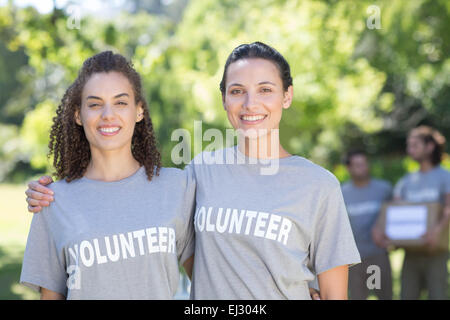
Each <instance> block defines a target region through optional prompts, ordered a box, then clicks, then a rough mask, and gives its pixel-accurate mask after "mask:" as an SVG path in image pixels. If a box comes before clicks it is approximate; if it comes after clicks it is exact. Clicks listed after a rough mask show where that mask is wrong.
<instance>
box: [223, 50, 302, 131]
mask: <svg viewBox="0 0 450 320" xmlns="http://www.w3.org/2000/svg"><path fill="white" fill-rule="evenodd" d="M292 93H293V89H292V86H290V87H289V88H288V90H286V91H285V90H284V88H283V82H282V79H281V77H280V72H279V70H278V68H277V66H276V65H275V64H274V63H273V62H271V61H269V60H266V59H261V58H247V59H240V60H238V61H235V62H233V63H231V64H230V65H229V66H228V70H227V76H226V84H225V95H224V96H223V105H224V108H225V110H226V111H227V116H228V120H229V121H230V123H231V125H232V126H233V127H234V128H235V129H241V130H243V131H244V132H246V133H247V132H249V130H251V129H253V130H257V136H258V137H261V135H264V132H265V131H264V129H265V130H267V131H266V132H269V131H270V130H272V129H278V128H279V123H280V120H281V115H282V110H283V109H287V108H289V106H290V105H291V102H292ZM258 130H261V131H258ZM246 136H254V135H253V134H249V135H247V134H246Z"/></svg>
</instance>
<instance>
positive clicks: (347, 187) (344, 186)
mask: <svg viewBox="0 0 450 320" xmlns="http://www.w3.org/2000/svg"><path fill="white" fill-rule="evenodd" d="M351 187H352V184H351V182H350V181H346V182H344V183H342V184H341V189H342V192H344V191H348V190H350V189H351Z"/></svg>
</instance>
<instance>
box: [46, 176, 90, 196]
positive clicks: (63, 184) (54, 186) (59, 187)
mask: <svg viewBox="0 0 450 320" xmlns="http://www.w3.org/2000/svg"><path fill="white" fill-rule="evenodd" d="M82 184H83V183H82V181H81V179H75V180H72V181H70V182H67V181H66V179H61V180H57V181H55V182H53V183H51V184H49V185H48V186H47V187H48V188H49V189H51V190H52V191H53V192H54V193H55V194H61V193H65V192H68V191H69V190H72V189H74V188H77V187H79V186H80V185H82Z"/></svg>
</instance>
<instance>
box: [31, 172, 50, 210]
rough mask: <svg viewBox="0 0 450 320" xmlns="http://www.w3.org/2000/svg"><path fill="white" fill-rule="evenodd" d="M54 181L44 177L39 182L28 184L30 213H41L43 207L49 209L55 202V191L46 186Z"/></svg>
mask: <svg viewBox="0 0 450 320" xmlns="http://www.w3.org/2000/svg"><path fill="white" fill-rule="evenodd" d="M52 182H53V180H52V178H51V177H49V176H42V177H40V178H39V180H37V181H31V182H30V183H28V189H27V190H26V191H25V194H26V195H27V199H26V201H27V203H28V211H29V212H34V213H36V212H39V211H41V210H42V207H48V206H49V205H50V202H52V201H53V191H52V190H51V189H49V188H47V187H45V186H47V185H49V184H50V183H52Z"/></svg>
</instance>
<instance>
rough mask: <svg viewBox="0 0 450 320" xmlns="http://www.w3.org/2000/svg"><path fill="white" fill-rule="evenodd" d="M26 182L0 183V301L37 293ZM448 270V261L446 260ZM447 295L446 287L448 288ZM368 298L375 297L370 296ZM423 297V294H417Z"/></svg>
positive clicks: (398, 259)
mask: <svg viewBox="0 0 450 320" xmlns="http://www.w3.org/2000/svg"><path fill="white" fill-rule="evenodd" d="M26 188H27V187H26V185H25V184H24V185H6V184H0V300H5V299H8V300H10V299H38V298H39V294H38V293H36V292H34V291H32V290H31V289H29V288H27V287H24V286H22V285H20V284H19V283H18V282H19V278H20V272H21V268H22V258H23V252H24V249H25V245H26V241H27V235H28V230H29V227H30V223H31V219H32V214H31V213H29V212H28V211H27V205H26V202H25V197H26V196H25V190H26ZM403 256H404V253H403V251H402V250H397V251H394V252H391V253H390V256H389V258H390V260H391V266H392V278H393V294H394V299H399V297H400V270H401V266H402V262H403ZM448 268H449V269H450V261H449V263H448ZM448 296H449V297H450V286H449V291H448ZM369 299H376V297H375V296H374V295H371V296H369ZM421 299H426V294H425V293H424V294H423V295H422V296H421Z"/></svg>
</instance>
